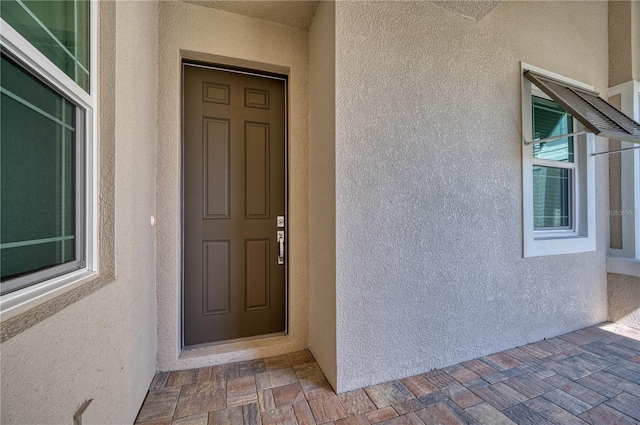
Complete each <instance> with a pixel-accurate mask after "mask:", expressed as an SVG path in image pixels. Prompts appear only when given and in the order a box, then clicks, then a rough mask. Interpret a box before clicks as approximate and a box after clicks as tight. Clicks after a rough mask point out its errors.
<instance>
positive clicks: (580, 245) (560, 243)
mask: <svg viewBox="0 0 640 425" xmlns="http://www.w3.org/2000/svg"><path fill="white" fill-rule="evenodd" d="M595 250H596V241H595V237H590V238H589V237H584V236H570V237H564V238H535V239H532V240H526V239H525V243H524V257H525V258H526V257H541V256H545V255H561V254H578V253H582V252H593V251H595Z"/></svg>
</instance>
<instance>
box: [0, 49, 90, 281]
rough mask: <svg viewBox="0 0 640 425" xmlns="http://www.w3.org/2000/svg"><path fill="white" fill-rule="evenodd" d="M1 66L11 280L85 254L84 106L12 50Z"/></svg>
mask: <svg viewBox="0 0 640 425" xmlns="http://www.w3.org/2000/svg"><path fill="white" fill-rule="evenodd" d="M1 67H2V73H1V75H0V94H1V99H0V108H1V110H0V271H1V279H2V282H5V281H8V280H10V279H14V278H16V277H19V276H21V275H25V274H29V273H33V272H36V271H39V270H43V269H48V268H51V267H55V266H58V265H61V264H65V263H69V262H74V261H76V260H78V259H81V258H77V257H78V256H82V255H83V254H79V255H78V254H76V236H77V235H76V214H77V210H78V209H77V202H79V201H77V200H76V189H75V188H76V160H77V159H78V158H76V139H77V137H76V122H75V121H76V120H75V116H76V106H75V105H73V104H72V103H71V102H69V101H68V100H67V99H65V98H64V97H63V96H61V95H60V94H58V93H57V92H55V91H54V90H52V89H50V88H49V87H47V86H45V85H44V84H42V83H41V82H40V81H39V80H38V79H36V78H35V77H33V76H31V75H30V74H29V73H27V72H26V71H25V70H24V69H23V68H21V67H20V66H19V65H17V64H16V63H15V62H14V61H13V60H11V59H10V58H8V57H6V56H5V55H2V63H1ZM13 289H18V288H13ZM3 292H5V291H4V285H3Z"/></svg>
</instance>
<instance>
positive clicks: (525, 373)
mask: <svg viewBox="0 0 640 425" xmlns="http://www.w3.org/2000/svg"><path fill="white" fill-rule="evenodd" d="M136 423H138V424H140V425H143V424H145V425H187V424H188V425H207V424H208V425H214V424H229V425H236V424H237V425H258V424H261V423H262V424H265V425H276V424H278V425H314V424H318V425H319V424H335V425H369V424H379V425H431V424H442V425H444V424H447V425H448V424H489V425H499V424H513V423H516V424H558V425H567V424H586V423H588V424H593V425H595V424H640V330H637V329H632V328H629V327H626V326H623V325H620V324H615V323H607V324H602V325H598V326H592V327H589V328H585V329H580V330H578V331H575V332H571V333H568V334H566V335H561V336H559V337H556V338H551V339H547V340H544V341H540V342H536V343H533V344H529V345H525V346H523V347H517V348H513V349H510V350H506V351H503V352H501V353H497V354H492V355H489V356H486V357H482V358H479V359H475V360H470V361H467V362H463V363H460V364H457V365H454V366H451V367H447V368H444V369H439V370H433V371H430V372H426V373H423V374H420V375H415V376H410V377H407V378H404V379H400V380H397V381H392V382H386V383H383V384H379V385H374V386H371V387H367V388H363V389H360V390H356V391H351V392H348V393H343V394H337V395H336V394H335V393H334V392H333V390H332V389H331V387H330V386H329V383H328V382H327V380H326V379H325V377H324V375H323V374H322V371H321V370H320V368H319V367H318V365H317V364H316V362H315V360H314V358H313V356H312V355H311V354H310V353H309V352H308V351H300V352H296V353H290V354H287V355H282V356H277V357H271V358H266V359H262V360H252V361H246V362H239V363H231V364H226V365H222V366H213V367H204V368H200V369H191V370H180V371H173V372H161V373H158V374H156V376H155V378H154V379H153V382H152V383H151V387H150V389H149V393H148V394H147V397H146V399H145V401H144V404H143V405H142V408H141V409H140V413H139V414H138V418H137V420H136Z"/></svg>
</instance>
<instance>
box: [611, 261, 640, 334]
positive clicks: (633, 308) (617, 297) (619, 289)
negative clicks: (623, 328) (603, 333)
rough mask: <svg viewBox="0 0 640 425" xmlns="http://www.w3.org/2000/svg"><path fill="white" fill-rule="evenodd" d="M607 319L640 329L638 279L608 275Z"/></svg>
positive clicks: (639, 287)
mask: <svg viewBox="0 0 640 425" xmlns="http://www.w3.org/2000/svg"><path fill="white" fill-rule="evenodd" d="M608 278H609V286H608V295H609V318H610V319H611V321H614V322H620V323H624V324H625V325H627V326H631V327H633V328H636V329H640V277H636V276H626V275H621V274H615V273H609V274H608Z"/></svg>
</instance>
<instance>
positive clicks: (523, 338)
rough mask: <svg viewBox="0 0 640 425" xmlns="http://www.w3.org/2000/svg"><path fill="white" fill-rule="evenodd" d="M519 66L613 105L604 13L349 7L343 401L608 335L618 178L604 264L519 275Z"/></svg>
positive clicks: (528, 6)
mask: <svg viewBox="0 0 640 425" xmlns="http://www.w3.org/2000/svg"><path fill="white" fill-rule="evenodd" d="M540 29H544V31H540ZM520 61H523V62H526V63H529V64H532V65H536V66H539V67H542V68H545V69H548V70H550V71H553V72H556V73H559V74H562V75H565V76H568V77H571V78H574V79H576V80H579V81H583V82H585V83H588V84H591V85H594V86H595V87H596V88H597V89H598V90H599V91H606V89H607V87H608V85H607V83H608V49H607V3H606V2H502V3H500V4H499V5H498V6H497V7H495V9H493V10H492V11H491V12H490V13H489V14H487V15H486V16H485V17H484V18H483V19H481V20H480V21H475V20H471V19H468V18H465V17H463V16H460V15H457V14H454V13H452V12H450V11H446V10H443V9H441V8H439V7H435V6H433V5H432V4H429V3H425V2H338V3H337V5H336V96H337V97H336V245H337V246H336V287H337V288H336V293H337V330H336V332H337V341H338V344H337V345H338V347H337V372H338V377H337V387H338V390H339V391H347V390H351V389H354V388H358V387H362V386H365V385H369V384H373V383H376V382H382V381H386V380H390V379H394V378H398V377H402V376H409V375H412V374H415V373H419V372H424V371H427V370H430V369H432V368H435V367H442V366H447V365H450V364H454V363H456V362H459V361H461V360H465V359H470V358H474V357H476V356H480V355H484V354H488V353H491V352H496V351H500V350H502V349H506V348H508V347H513V346H517V345H521V344H525V343H527V342H531V341H536V340H540V339H542V338H545V337H551V336H555V335H558V334H561V333H563V332H567V331H570V330H573V329H577V328H580V327H583V326H588V325H591V324H594V323H598V322H601V321H603V320H606V319H607V277H606V271H605V266H606V264H605V255H606V252H607V245H608V225H609V223H608V220H607V217H606V215H605V214H604V211H605V209H606V208H607V205H608V190H607V181H608V170H607V162H606V160H604V161H602V160H599V161H598V162H597V164H596V181H597V182H598V187H597V199H596V206H597V214H596V215H597V229H598V234H597V247H598V248H597V251H596V252H591V253H582V254H575V255H557V256H546V257H535V258H525V259H523V258H522V207H521V205H522V181H521V144H522V142H521V134H520V128H521V123H520V117H521V104H520V93H521V87H520V84H521V77H520ZM598 145H599V146H598V149H605V148H606V142H605V141H603V140H599V141H598Z"/></svg>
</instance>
